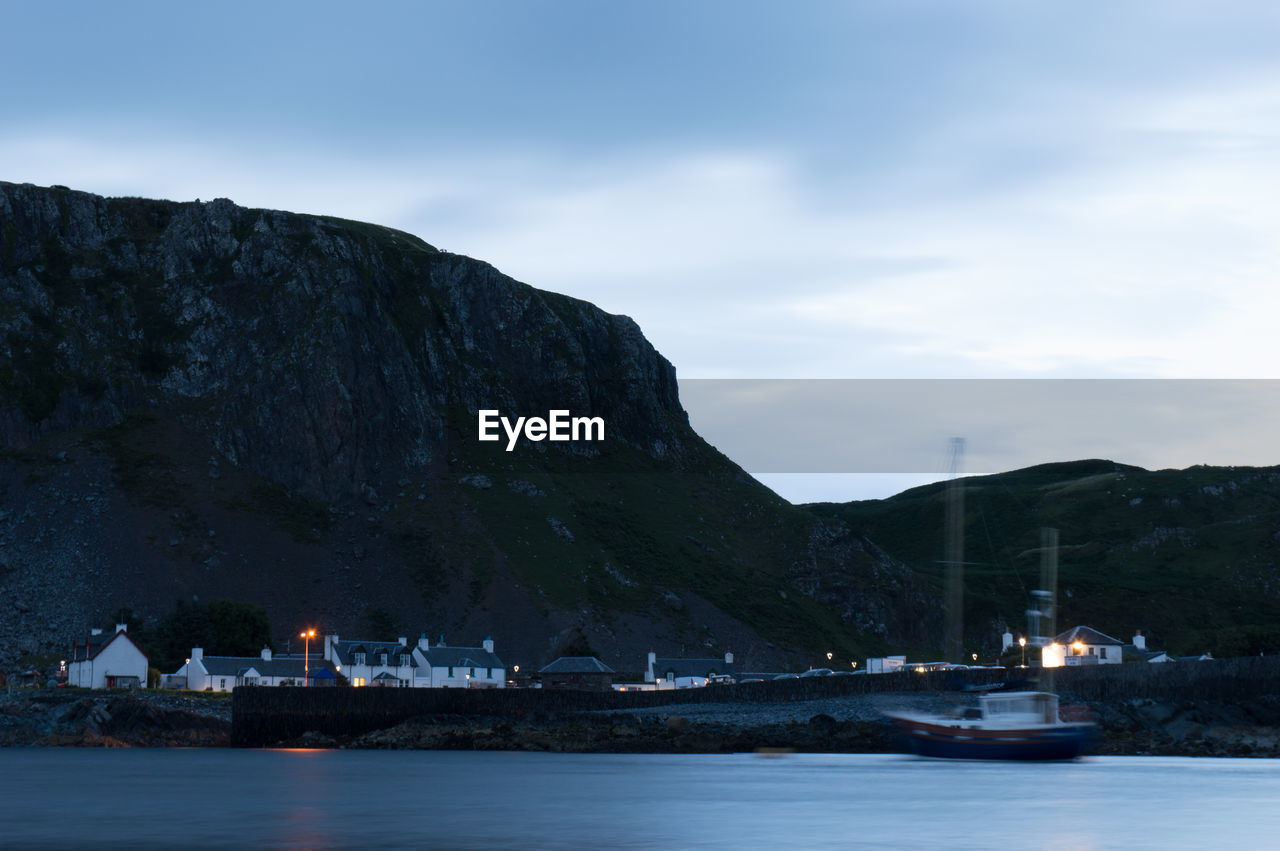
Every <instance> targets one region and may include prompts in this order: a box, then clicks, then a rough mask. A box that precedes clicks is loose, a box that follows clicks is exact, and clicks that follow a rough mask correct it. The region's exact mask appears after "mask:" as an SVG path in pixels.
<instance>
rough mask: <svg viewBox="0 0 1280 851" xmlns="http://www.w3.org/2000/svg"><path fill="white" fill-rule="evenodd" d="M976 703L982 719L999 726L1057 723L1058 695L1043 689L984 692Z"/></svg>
mask: <svg viewBox="0 0 1280 851" xmlns="http://www.w3.org/2000/svg"><path fill="white" fill-rule="evenodd" d="M978 704H979V706H980V707H981V709H982V718H983V720H984V721H988V722H995V723H998V724H1000V725H1001V726H1004V725H1006V724H1008V725H1016V724H1056V723H1058V696H1057V695H1056V694H1051V693H1049V692H1045V691H1015V692H1009V693H1007V694H984V695H982V696H980V697H979V698H978Z"/></svg>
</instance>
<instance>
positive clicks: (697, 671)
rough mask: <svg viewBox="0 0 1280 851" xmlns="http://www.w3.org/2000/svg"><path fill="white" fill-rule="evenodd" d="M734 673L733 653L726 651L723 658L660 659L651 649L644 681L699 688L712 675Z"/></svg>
mask: <svg viewBox="0 0 1280 851" xmlns="http://www.w3.org/2000/svg"><path fill="white" fill-rule="evenodd" d="M733 674H734V671H733V654H732V653H725V654H724V658H723V659H721V658H714V659H668V658H661V659H660V658H658V656H657V654H655V653H654V652H653V651H652V650H650V651H649V659H648V665H647V666H646V668H645V672H644V681H645V682H646V683H655V684H660V683H669V684H671V687H673V688H699V687H701V686H705V685H706V684H707V682H708V681H710V679H711V678H712V677H715V676H721V675H727V676H733Z"/></svg>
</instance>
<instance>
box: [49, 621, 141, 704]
mask: <svg viewBox="0 0 1280 851" xmlns="http://www.w3.org/2000/svg"><path fill="white" fill-rule="evenodd" d="M149 664H150V660H149V659H148V658H147V654H146V653H143V652H142V648H141V647H139V646H138V645H137V644H135V643H134V641H133V639H132V638H130V637H129V627H128V625H127V624H122V623H118V624H116V631H115V632H114V633H112V634H111V635H105V634H103V632H102V630H100V629H95V630H93V631H92V632H90V633H89V635H87V636H86V637H85V638H84V640H80V639H76V640H74V641H72V643H71V656H70V658H68V659H67V685H69V686H79V687H81V688H146V687H147V667H148V665H149Z"/></svg>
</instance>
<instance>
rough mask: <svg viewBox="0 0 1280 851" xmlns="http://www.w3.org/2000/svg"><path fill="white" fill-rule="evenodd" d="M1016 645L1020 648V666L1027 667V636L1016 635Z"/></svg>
mask: <svg viewBox="0 0 1280 851" xmlns="http://www.w3.org/2000/svg"><path fill="white" fill-rule="evenodd" d="M1018 646H1019V647H1021V648H1022V667H1024V668H1025V667H1027V637H1026V636H1025V635H1021V636H1018Z"/></svg>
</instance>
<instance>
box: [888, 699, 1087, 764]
mask: <svg viewBox="0 0 1280 851" xmlns="http://www.w3.org/2000/svg"><path fill="white" fill-rule="evenodd" d="M885 714H886V715H888V717H889V720H890V721H891V722H892V724H893V727H894V730H895V732H896V733H897V734H898V737H899V739H901V741H902V744H903V746H904V749H905V750H906V751H907V752H908V753H914V754H917V755H919V756H924V757H934V758H941V759H996V760H1064V759H1076V758H1077V757H1079V756H1081V755H1083V754H1084V753H1086V752H1087V751H1088V750H1089V749H1090V748H1091V747H1092V746H1093V743H1094V742H1095V741H1096V740H1097V736H1098V728H1097V725H1096V724H1094V723H1093V722H1092V721H1088V720H1071V721H1064V720H1062V717H1061V716H1060V713H1059V711H1058V696H1057V695H1056V694H1053V693H1052V692H1045V691H1018V692H999V693H997V694H983V695H980V696H979V697H978V705H977V706H976V707H961V708H958V709H957V710H956V711H955V712H952V713H950V714H945V715H924V714H912V713H885Z"/></svg>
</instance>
